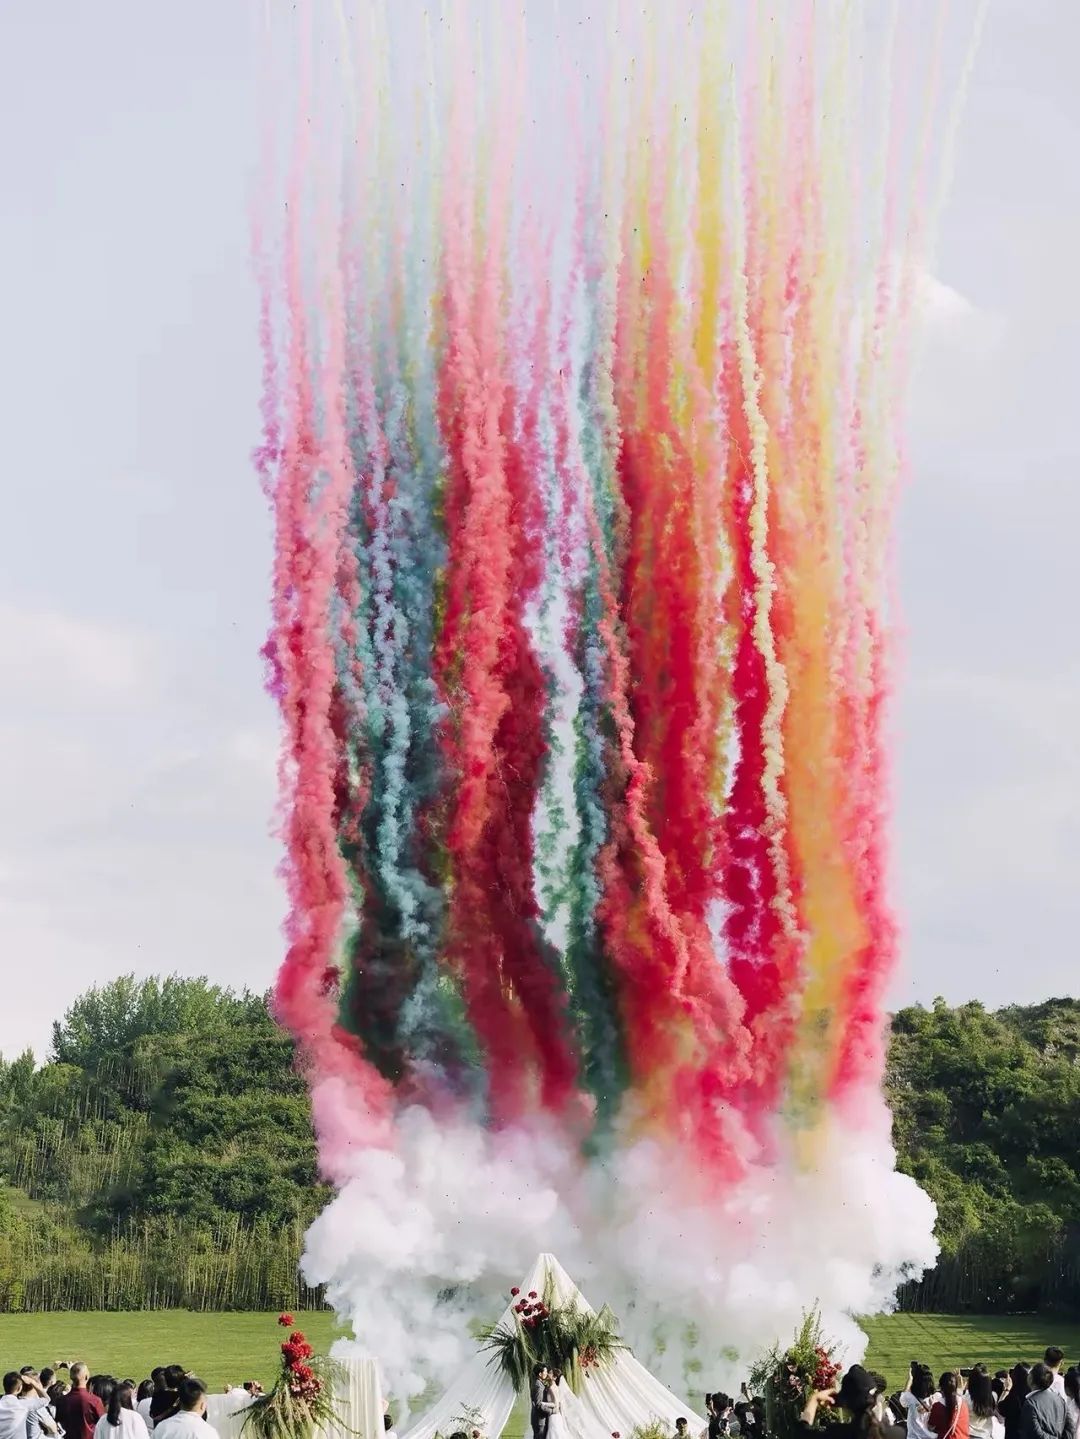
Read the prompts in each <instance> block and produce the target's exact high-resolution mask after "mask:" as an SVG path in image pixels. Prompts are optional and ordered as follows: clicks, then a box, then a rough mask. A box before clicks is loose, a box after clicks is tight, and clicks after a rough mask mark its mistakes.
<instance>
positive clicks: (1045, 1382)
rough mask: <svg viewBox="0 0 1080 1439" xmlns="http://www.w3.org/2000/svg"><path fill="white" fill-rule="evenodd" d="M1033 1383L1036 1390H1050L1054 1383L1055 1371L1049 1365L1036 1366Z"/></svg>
mask: <svg viewBox="0 0 1080 1439" xmlns="http://www.w3.org/2000/svg"><path fill="white" fill-rule="evenodd" d="M1031 1382H1032V1384H1033V1385H1034V1386H1035V1388H1036V1389H1049V1388H1050V1385H1051V1384H1053V1382H1054V1371H1053V1370H1052V1369H1051V1368H1050V1366H1049V1364H1036V1365H1035V1366H1034V1367H1033V1368H1032V1371H1031Z"/></svg>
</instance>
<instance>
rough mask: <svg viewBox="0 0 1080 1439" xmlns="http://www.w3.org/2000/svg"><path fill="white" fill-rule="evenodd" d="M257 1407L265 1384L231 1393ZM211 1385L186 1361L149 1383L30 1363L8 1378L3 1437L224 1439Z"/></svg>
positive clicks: (0, 1420)
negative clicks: (213, 1414)
mask: <svg viewBox="0 0 1080 1439" xmlns="http://www.w3.org/2000/svg"><path fill="white" fill-rule="evenodd" d="M227 1392H228V1393H229V1394H230V1395H231V1396H232V1398H233V1399H234V1400H235V1402H236V1403H237V1404H238V1405H239V1404H244V1403H250V1402H251V1400H252V1399H254V1398H256V1397H257V1396H258V1395H259V1394H261V1393H262V1386H261V1385H260V1384H258V1383H257V1382H256V1381H255V1380H249V1381H248V1382H247V1383H245V1384H244V1385H243V1386H237V1387H235V1388H230V1389H229V1390H228V1391H227ZM206 1395H207V1388H206V1385H205V1384H204V1383H203V1382H202V1380H201V1379H197V1378H196V1377H195V1375H194V1374H189V1373H188V1372H187V1371H186V1370H185V1369H183V1368H182V1367H181V1366H180V1365H178V1364H167V1365H164V1366H162V1367H161V1368H158V1369H155V1370H154V1371H153V1373H152V1374H151V1376H150V1378H149V1379H144V1380H143V1381H142V1382H141V1383H139V1384H137V1383H136V1382H135V1380H134V1379H117V1378H115V1377H114V1376H113V1375H111V1374H91V1373H90V1371H89V1369H88V1368H87V1366H86V1365H85V1364H72V1365H70V1367H69V1366H68V1365H66V1364H61V1365H58V1366H57V1367H56V1368H55V1369H51V1368H47V1369H41V1370H40V1371H39V1370H37V1369H35V1368H34V1366H33V1365H31V1364H28V1365H26V1366H25V1367H24V1368H22V1369H20V1370H18V1371H16V1370H12V1371H11V1372H10V1373H8V1374H5V1375H4V1394H3V1398H0V1439H149V1436H150V1435H151V1433H152V1434H154V1435H155V1436H156V1439H218V1436H217V1431H216V1430H215V1429H214V1427H213V1426H212V1425H211V1424H210V1423H209V1422H208V1420H207V1414H206Z"/></svg>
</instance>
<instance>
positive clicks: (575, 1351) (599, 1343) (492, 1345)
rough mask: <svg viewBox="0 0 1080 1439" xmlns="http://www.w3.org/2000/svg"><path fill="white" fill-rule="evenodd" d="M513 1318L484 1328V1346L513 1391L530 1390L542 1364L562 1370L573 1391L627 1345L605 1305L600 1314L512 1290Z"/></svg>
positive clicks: (573, 1303)
mask: <svg viewBox="0 0 1080 1439" xmlns="http://www.w3.org/2000/svg"><path fill="white" fill-rule="evenodd" d="M510 1298H511V1299H512V1300H513V1301H514V1303H513V1307H512V1309H511V1314H510V1318H509V1320H504V1321H503V1322H502V1323H501V1324H497V1325H495V1326H494V1327H493V1328H491V1329H488V1330H486V1331H485V1332H484V1334H483V1336H482V1338H481V1344H482V1347H483V1348H485V1349H489V1350H490V1351H491V1362H492V1363H494V1364H498V1365H499V1367H500V1368H501V1369H502V1371H503V1373H504V1374H505V1375H506V1376H507V1378H508V1379H509V1380H510V1381H511V1383H512V1384H513V1385H514V1387H515V1389H517V1390H519V1391H521V1390H527V1389H528V1387H529V1385H530V1384H531V1382H532V1375H533V1370H534V1369H535V1368H536V1366H537V1365H538V1364H544V1365H546V1366H547V1367H548V1368H549V1369H553V1370H554V1369H558V1370H560V1371H561V1372H562V1375H563V1377H564V1378H565V1380H566V1382H567V1383H568V1384H569V1386H570V1388H571V1389H572V1390H573V1391H574V1393H575V1394H579V1393H580V1392H581V1384H582V1381H583V1380H585V1379H587V1378H588V1377H589V1374H590V1372H591V1371H592V1370H594V1369H600V1368H603V1367H604V1366H605V1365H607V1364H609V1363H610V1362H611V1360H612V1359H613V1358H614V1356H615V1354H616V1352H617V1351H618V1350H619V1349H622V1348H623V1344H622V1341H621V1340H620V1338H619V1334H618V1329H617V1327H616V1324H615V1316H614V1315H613V1314H612V1312H611V1310H610V1309H608V1307H607V1306H606V1305H605V1306H604V1308H603V1309H601V1310H600V1312H599V1314H593V1313H592V1312H591V1311H589V1310H585V1309H582V1308H580V1307H579V1305H578V1304H576V1303H575V1302H571V1303H570V1304H566V1305H558V1304H556V1303H555V1302H554V1297H553V1295H552V1294H551V1293H550V1291H549V1292H547V1293H545V1295H544V1296H543V1297H541V1295H539V1294H538V1293H537V1291H536V1290H535V1289H533V1290H530V1291H529V1293H528V1294H525V1295H523V1294H522V1293H521V1290H520V1289H511V1291H510Z"/></svg>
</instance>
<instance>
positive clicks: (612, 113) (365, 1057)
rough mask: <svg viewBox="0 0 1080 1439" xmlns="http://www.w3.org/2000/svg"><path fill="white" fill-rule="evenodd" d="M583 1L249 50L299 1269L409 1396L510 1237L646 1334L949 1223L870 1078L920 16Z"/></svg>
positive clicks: (888, 1259)
mask: <svg viewBox="0 0 1080 1439" xmlns="http://www.w3.org/2000/svg"><path fill="white" fill-rule="evenodd" d="M599 8H600V9H601V10H602V11H603V13H602V14H596V13H594V12H593V10H592V9H590V7H587V6H585V5H583V4H582V5H574V4H568V5H566V6H564V7H562V9H561V10H560V9H559V7H557V6H553V7H548V6H544V5H537V6H527V7H524V10H523V9H522V7H513V9H511V8H510V7H498V6H482V5H479V4H469V3H466V0H455V3H450V4H447V5H444V6H443V7H442V8H441V10H440V11H439V13H438V14H436V13H435V10H434V8H432V10H431V11H430V13H429V10H428V8H427V7H425V6H422V5H420V4H414V3H411V0H398V3H395V4H394V5H391V6H389V7H387V6H386V5H385V4H377V3H370V4H361V5H359V6H358V9H357V14H356V15H355V16H350V15H349V14H346V13H345V11H344V10H342V9H340V7H339V10H338V12H337V18H338V21H339V28H338V29H336V30H334V29H327V30H326V31H325V32H324V31H323V29H322V27H321V26H320V25H319V24H318V23H317V22H316V21H315V20H314V19H313V18H312V16H311V15H310V14H307V15H306V16H305V14H304V13H303V7H301V12H302V13H301V16H300V19H299V22H298V26H297V30H296V32H295V33H294V32H292V31H290V32H289V35H288V38H287V44H286V45H285V47H284V48H285V49H287V50H288V52H289V54H290V57H291V61H290V64H291V70H290V74H291V75H292V76H293V77H295V91H296V93H295V96H294V97H293V98H295V100H296V101H297V104H298V113H299V115H300V121H299V123H298V127H297V139H296V142H295V151H294V154H293V157H292V160H291V165H290V175H289V177H288V180H287V182H286V184H285V186H284V188H285V191H286V194H285V196H284V199H285V205H284V208H282V209H280V210H279V209H278V208H277V207H276V205H273V206H272V205H271V203H270V202H269V201H267V202H266V204H265V206H264V210H263V221H262V225H261V232H262V233H263V234H264V235H265V234H266V233H269V232H272V229H273V224H271V223H269V222H268V220H267V217H268V216H273V217H274V221H273V223H276V221H277V217H278V216H280V217H281V221H282V223H281V226H280V255H279V257H278V259H279V261H280V265H279V270H278V271H277V272H275V273H279V274H280V277H281V280H280V285H278V284H276V283H271V282H268V285H267V288H266V289H265V294H264V311H263V327H262V329H263V335H264V341H265V344H266V362H265V366H264V379H265V383H266V387H267V388H266V393H265V396H264V402H263V413H264V418H265V422H266V430H265V438H264V443H263V445H262V447H261V448H260V451H259V454H258V460H259V466H260V471H261V473H263V474H264V475H265V476H266V483H267V486H268V491H269V493H270V495H271V500H272V504H273V512H274V521H275V530H276V548H275V560H274V576H273V629H272V634H271V638H270V641H269V643H268V647H267V657H268V663H269V668H270V672H271V683H272V687H273V690H274V693H275V695H276V696H277V697H278V699H279V701H280V705H281V711H282V716H283V722H284V732H285V747H284V753H283V759H282V766H281V782H282V796H283V810H282V812H283V815H284V835H285V841H286V846H287V860H286V866H285V872H286V876H287V880H288V885H289V897H290V914H289V920H288V936H287V937H288V953H287V957H286V959H285V963H284V965H283V967H282V970H281V975H280V978H279V981H278V987H277V995H276V1003H277V1010H278V1014H279V1016H280V1018H281V1020H282V1022H283V1023H284V1024H286V1025H287V1026H288V1027H289V1028H290V1029H291V1030H292V1031H293V1033H294V1034H295V1035H296V1036H297V1037H298V1039H299V1040H300V1041H301V1044H302V1046H303V1050H304V1053H305V1055H306V1060H307V1063H308V1064H309V1065H310V1070H311V1077H312V1086H313V1096H314V1107H315V1113H316V1122H317V1126H318V1129H319V1134H320V1147H321V1153H322V1158H323V1163H324V1167H325V1170H326V1173H327V1175H328V1176H329V1177H330V1178H331V1179H332V1180H333V1181H334V1183H335V1184H336V1185H338V1187H339V1188H340V1191H341V1192H340V1194H339V1197H338V1199H337V1200H335V1202H334V1204H333V1205H332V1206H331V1208H330V1209H329V1210H328V1211H327V1214H326V1215H325V1216H324V1217H323V1219H322V1220H321V1221H320V1222H319V1224H318V1225H317V1226H316V1229H315V1231H313V1234H312V1237H311V1242H310V1246H309V1256H308V1270H309V1274H310V1276H311V1277H312V1278H315V1279H319V1280H325V1281H327V1282H328V1283H329V1285H330V1292H331V1295H332V1297H333V1299H334V1301H335V1303H336V1304H337V1305H338V1307H339V1308H341V1309H343V1310H345V1311H346V1312H348V1313H350V1314H351V1315H352V1316H353V1318H354V1322H355V1323H356V1326H357V1331H358V1335H359V1337H360V1338H361V1339H362V1340H363V1341H364V1342H365V1343H367V1344H369V1345H370V1346H371V1347H373V1348H375V1349H376V1350H377V1351H378V1352H380V1354H381V1355H382V1357H383V1358H384V1360H385V1361H386V1363H387V1365H388V1369H389V1372H390V1377H391V1380H392V1382H393V1383H394V1385H395V1388H396V1389H397V1390H398V1392H399V1393H402V1394H403V1393H405V1392H408V1391H410V1390H411V1391H415V1390H418V1389H419V1388H420V1387H421V1384H422V1382H423V1380H424V1379H425V1378H427V1377H428V1376H430V1375H431V1374H435V1373H439V1372H440V1371H441V1370H443V1369H445V1368H446V1367H447V1366H448V1365H450V1364H451V1363H452V1362H453V1358H454V1355H455V1354H456V1353H457V1352H459V1346H460V1343H461V1341H462V1338H463V1336H464V1327H463V1316H464V1315H466V1314H467V1313H468V1312H469V1309H470V1306H478V1305H482V1302H483V1299H484V1296H485V1294H491V1293H494V1292H496V1291H497V1290H498V1289H499V1288H500V1287H501V1286H502V1285H503V1283H504V1282H505V1280H506V1278H507V1277H510V1278H513V1276H514V1275H515V1273H516V1272H517V1271H518V1270H520V1269H521V1268H522V1265H523V1264H527V1262H528V1261H529V1260H530V1259H531V1258H532V1257H533V1255H534V1253H535V1252H536V1251H537V1250H538V1249H539V1248H548V1249H550V1248H556V1249H558V1250H559V1252H560V1255H561V1257H564V1258H566V1259H567V1262H568V1263H570V1264H571V1265H572V1266H573V1265H576V1266H577V1270H578V1272H581V1271H584V1272H586V1273H587V1272H588V1271H589V1270H590V1269H592V1270H593V1271H595V1272H596V1273H597V1274H598V1276H599V1279H598V1282H594V1285H593V1288H594V1290H595V1292H597V1293H599V1294H600V1295H601V1297H603V1298H610V1299H611V1300H612V1302H614V1303H619V1301H620V1299H621V1300H622V1302H623V1305H624V1309H625V1310H626V1311H627V1312H629V1314H630V1318H629V1319H628V1321H627V1322H628V1325H629V1327H630V1330H631V1332H632V1333H633V1334H634V1336H635V1338H636V1339H637V1341H638V1343H639V1344H640V1345H642V1346H643V1348H644V1349H645V1350H646V1352H647V1353H648V1352H649V1350H650V1346H654V1341H655V1340H656V1337H657V1335H658V1334H666V1352H667V1354H668V1359H669V1363H670V1361H671V1357H672V1355H675V1354H678V1356H679V1357H680V1358H681V1359H682V1360H684V1361H685V1360H687V1359H688V1358H689V1357H692V1356H691V1355H690V1352H689V1350H688V1349H687V1347H686V1346H687V1342H689V1341H686V1339H685V1335H682V1337H681V1339H680V1338H679V1337H678V1334H679V1331H680V1323H679V1320H680V1316H681V1317H682V1318H683V1319H685V1317H686V1316H687V1315H688V1314H692V1315H693V1316H694V1317H695V1318H697V1319H698V1320H703V1321H712V1322H714V1323H719V1322H720V1321H721V1316H723V1315H725V1314H730V1313H731V1310H732V1308H733V1306H736V1305H737V1306H738V1312H739V1323H738V1326H737V1329H736V1330H735V1331H734V1333H737V1334H738V1335H739V1336H740V1338H739V1343H741V1344H743V1345H744V1347H745V1345H746V1344H749V1343H752V1342H755V1341H756V1340H758V1339H765V1340H768V1339H771V1338H772V1337H774V1334H775V1326H776V1325H778V1324H779V1323H781V1322H782V1320H783V1318H784V1316H786V1315H787V1314H789V1313H791V1314H793V1315H797V1313H798V1309H799V1307H800V1306H801V1305H803V1304H806V1303H808V1302H811V1301H813V1299H814V1298H818V1299H820V1300H821V1301H822V1303H823V1304H824V1305H825V1306H826V1308H827V1310H828V1311H829V1313H830V1314H832V1313H834V1312H835V1313H837V1314H839V1313H841V1312H843V1311H848V1312H852V1311H857V1310H858V1309H860V1308H862V1309H865V1308H868V1307H871V1306H872V1305H874V1304H876V1303H880V1302H881V1300H882V1299H883V1297H884V1296H885V1295H887V1293H888V1291H889V1288H890V1286H891V1285H894V1284H895V1282H896V1279H897V1277H898V1275H899V1274H900V1273H901V1272H902V1270H903V1269H904V1266H905V1265H911V1266H913V1267H915V1268H918V1267H920V1266H921V1265H923V1264H924V1263H926V1262H927V1261H928V1260H930V1259H931V1258H932V1256H933V1252H934V1247H933V1242H932V1239H931V1237H930V1229H931V1227H932V1211H931V1206H930V1205H929V1201H927V1200H925V1198H924V1197H923V1196H921V1195H920V1194H919V1193H918V1191H917V1190H915V1187H914V1185H912V1184H911V1183H910V1181H907V1180H905V1179H903V1178H902V1177H901V1176H897V1175H896V1174H894V1173H893V1172H892V1156H891V1150H890V1149H889V1144H888V1120H887V1114H886V1112H885V1110H884V1105H883V1101H882V1099H881V1095H880V1081H881V1072H882V1051H883V1041H884V1025H883V1013H882V1003H883V995H884V990H885V986H886V984H887V981H888V979H889V976H890V974H891V972H892V970H893V968H894V965H895V963H896V957H897V938H896V924H895V921H894V918H893V915H892V913H891V911H890V907H889V901H888V882H887V851H888V823H887V821H888V754H887V745H886V735H885V714H886V709H887V701H888V695H889V683H890V674H891V670H892V661H891V647H892V643H893V634H894V629H895V619H894V616H893V615H892V614H891V613H890V607H889V604H888V602H887V601H888V595H889V584H890V543H891V541H890V533H891V518H892V511H893V506H894V498H895V491H896V486H897V480H898V476H899V474H900V471H901V441H902V436H901V433H900V415H901V409H902V406H901V404H900V397H901V393H902V389H903V382H904V379H905V374H904V371H905V369H906V363H907V362H906V356H907V353H908V349H909V340H908V334H909V331H910V328H911V323H912V315H911V308H912V306H911V296H912V294H913V291H914V277H915V275H916V273H917V267H918V265H919V264H920V263H921V261H922V259H923V255H922V254H921V252H920V245H921V243H922V240H923V238H924V235H925V232H926V230H927V228H928V223H929V222H928V219H927V207H928V200H927V196H928V194H931V193H932V192H933V185H932V183H931V179H932V176H931V172H932V171H933V169H934V166H933V164H932V163H931V161H932V159H933V155H934V149H935V146H934V144H933V139H934V135H935V133H936V129H935V127H937V126H941V125H944V124H946V121H945V120H943V119H942V110H943V108H947V106H946V107H943V105H942V102H941V100H940V97H939V96H938V94H937V85H938V82H937V79H936V77H937V76H938V74H939V72H940V70H941V69H942V64H941V56H942V53H943V50H942V47H943V40H942V34H943V30H942V29H940V28H939V31H938V32H937V33H936V34H935V35H934V36H932V37H931V39H930V41H929V42H927V43H926V44H925V45H924V46H923V48H922V50H920V49H919V48H918V46H916V45H915V44H914V42H912V44H911V45H909V46H908V49H909V50H910V52H911V53H910V54H905V53H904V43H905V42H906V41H907V40H909V39H910V37H909V36H908V35H907V34H906V32H905V31H904V30H903V27H898V26H897V23H896V21H897V10H896V7H895V6H894V7H893V11H892V15H891V20H890V21H889V23H888V24H885V25H880V26H879V25H878V24H877V22H876V21H875V22H874V23H873V24H868V25H867V27H866V29H865V33H864V29H863V26H862V25H861V24H860V23H859V22H858V19H857V11H856V10H854V9H853V7H851V6H841V5H837V6H826V7H822V8H821V9H820V10H815V8H814V7H813V6H811V5H805V6H804V5H802V4H793V5H792V7H791V11H790V18H789V19H786V20H785V21H784V23H783V24H781V23H778V22H776V21H775V20H773V19H767V18H764V17H762V18H760V19H757V20H755V19H749V18H747V17H742V18H747V23H746V24H745V25H740V26H736V27H732V26H731V25H729V24H728V22H727V20H726V19H725V11H724V7H723V6H722V5H719V4H715V5H705V6H702V5H694V6H692V5H690V4H689V0H677V3H671V4H667V5H665V7H664V8H663V15H662V17H660V12H659V9H658V8H651V7H642V6H639V5H636V4H627V5H613V6H607V7H599ZM320 13H321V12H320ZM755 13H756V12H755ZM894 72H897V73H898V74H899V80H898V82H896V83H894V79H893V75H894ZM924 74H928V75H929V76H930V79H929V81H925V80H924V78H923V76H924ZM276 98H280V97H276ZM908 113H911V114H913V115H914V116H916V117H919V116H921V115H925V116H927V117H930V118H929V120H928V123H926V124H925V125H923V127H922V129H921V130H920V129H919V127H918V126H917V125H913V124H908V123H906V122H905V115H906V114H908ZM912 133H914V134H915V136H916V139H915V142H914V143H912V142H911V141H910V139H909V136H910V134H912ZM270 263H271V262H270V261H269V260H267V261H266V262H265V264H264V273H265V274H270V273H271V271H270V269H269V268H268V267H269V265H270ZM274 333H277V334H278V335H279V336H280V353H279V352H278V350H277V349H275V347H274V344H273V342H272V339H271V336H272V334H274ZM838 1204H839V1205H843V1206H846V1213H845V1218H844V1222H843V1223H842V1224H837V1223H835V1222H834V1221H835V1216H836V1212H837V1206H838ZM830 1231H833V1232H831V1233H830ZM679 1244H681V1245H684V1246H689V1250H690V1252H689V1254H688V1255H687V1256H685V1257H679V1256H678V1254H677V1253H676V1252H675V1251H676V1247H677V1246H678V1245H679ZM748 1266H749V1268H748ZM450 1291H453V1297H449V1292H450ZM440 1296H441V1297H440ZM418 1314H419V1315H421V1316H422V1322H420V1321H418V1318H417V1316H418ZM634 1315H636V1316H637V1318H636V1320H635V1318H634ZM635 1325H636V1328H635ZM681 1327H682V1328H685V1325H683V1326H681ZM733 1337H734V1335H733V1331H732V1330H731V1326H730V1322H729V1325H728V1331H727V1334H726V1338H727V1339H728V1340H729V1341H732V1340H733ZM691 1347H692V1346H691Z"/></svg>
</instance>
